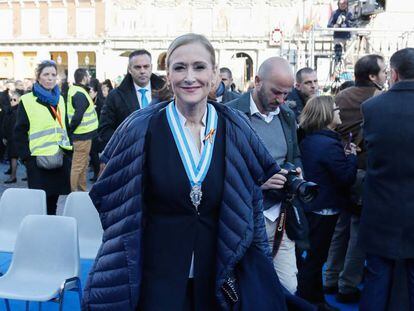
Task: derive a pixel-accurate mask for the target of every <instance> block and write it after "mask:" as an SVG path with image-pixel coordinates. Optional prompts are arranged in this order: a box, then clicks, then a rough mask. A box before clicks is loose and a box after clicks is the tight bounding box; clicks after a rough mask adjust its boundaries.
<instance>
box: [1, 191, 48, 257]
mask: <svg viewBox="0 0 414 311" xmlns="http://www.w3.org/2000/svg"><path fill="white" fill-rule="evenodd" d="M27 215H46V193H45V192H44V191H43V190H35V189H21V188H9V189H6V190H5V191H4V192H3V195H2V196H1V199H0V252H10V253H11V252H13V250H14V244H15V242H16V236H17V232H18V230H19V227H20V223H21V222H22V220H23V218H24V217H25V216H27Z"/></svg>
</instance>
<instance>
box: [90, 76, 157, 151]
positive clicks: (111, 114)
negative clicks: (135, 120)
mask: <svg viewBox="0 0 414 311" xmlns="http://www.w3.org/2000/svg"><path fill="white" fill-rule="evenodd" d="M164 84H165V81H164V80H163V79H162V78H160V77H159V76H157V75H155V74H152V75H151V96H152V101H151V104H156V103H158V102H159V101H160V99H159V97H158V92H157V91H159V90H161V89H162V88H163V86H164ZM138 109H139V101H138V97H137V94H136V91H135V87H134V81H133V80H132V76H131V75H130V74H129V73H128V74H127V75H126V76H125V78H124V79H123V80H122V82H121V84H120V85H119V87H117V88H115V89H113V90H112V91H111V92H110V93H109V95H108V97H107V98H106V100H105V103H104V105H103V107H102V110H101V115H100V119H99V128H98V135H99V139H100V141H101V144H102V145H103V146H105V145H106V144H107V143H108V141H109V140H110V139H111V137H112V135H113V133H114V132H115V130H116V129H117V127H118V126H119V125H120V124H121V123H122V121H124V120H125V119H126V118H127V117H128V116H129V115H130V114H131V113H133V112H134V111H136V110H138Z"/></svg>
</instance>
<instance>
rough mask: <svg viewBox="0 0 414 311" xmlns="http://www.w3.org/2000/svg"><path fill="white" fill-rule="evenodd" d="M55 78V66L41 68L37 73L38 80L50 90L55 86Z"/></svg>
mask: <svg viewBox="0 0 414 311" xmlns="http://www.w3.org/2000/svg"><path fill="white" fill-rule="evenodd" d="M56 80H57V72H56V69H55V67H52V66H49V67H45V68H43V70H42V72H41V73H40V75H39V78H38V82H39V83H40V85H41V86H43V87H44V88H45V89H47V90H51V89H53V88H54V87H55V85H56Z"/></svg>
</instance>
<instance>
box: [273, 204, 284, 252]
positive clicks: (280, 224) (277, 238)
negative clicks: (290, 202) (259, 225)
mask: <svg viewBox="0 0 414 311" xmlns="http://www.w3.org/2000/svg"><path fill="white" fill-rule="evenodd" d="M286 216H287V215H286V206H285V204H284V203H282V207H281V209H280V215H279V218H278V219H277V223H276V229H275V235H274V238H273V247H272V258H275V256H276V254H277V251H278V250H279V247H280V244H281V243H282V238H283V234H284V232H285V227H286Z"/></svg>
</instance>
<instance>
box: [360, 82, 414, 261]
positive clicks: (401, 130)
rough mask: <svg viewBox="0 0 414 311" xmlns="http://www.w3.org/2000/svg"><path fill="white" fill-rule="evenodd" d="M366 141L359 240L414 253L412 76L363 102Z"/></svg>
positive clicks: (404, 254) (386, 250)
mask: <svg viewBox="0 0 414 311" xmlns="http://www.w3.org/2000/svg"><path fill="white" fill-rule="evenodd" d="M362 113H363V116H364V124H363V135H364V140H365V146H366V159H367V171H366V176H365V184H364V192H363V196H362V198H363V207H362V215H361V225H360V227H359V230H360V231H359V239H360V240H359V242H360V244H361V246H362V247H363V248H364V249H365V250H366V251H367V252H368V253H371V254H374V255H379V256H382V257H386V258H391V259H398V258H414V203H413V202H414V192H413V189H414V161H413V154H414V123H413V120H414V82H412V81H401V82H398V83H396V84H395V85H394V86H392V87H391V89H390V90H389V91H388V92H385V93H383V94H381V95H378V96H376V97H373V98H371V99H369V100H367V101H365V102H364V103H363V104H362Z"/></svg>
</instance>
